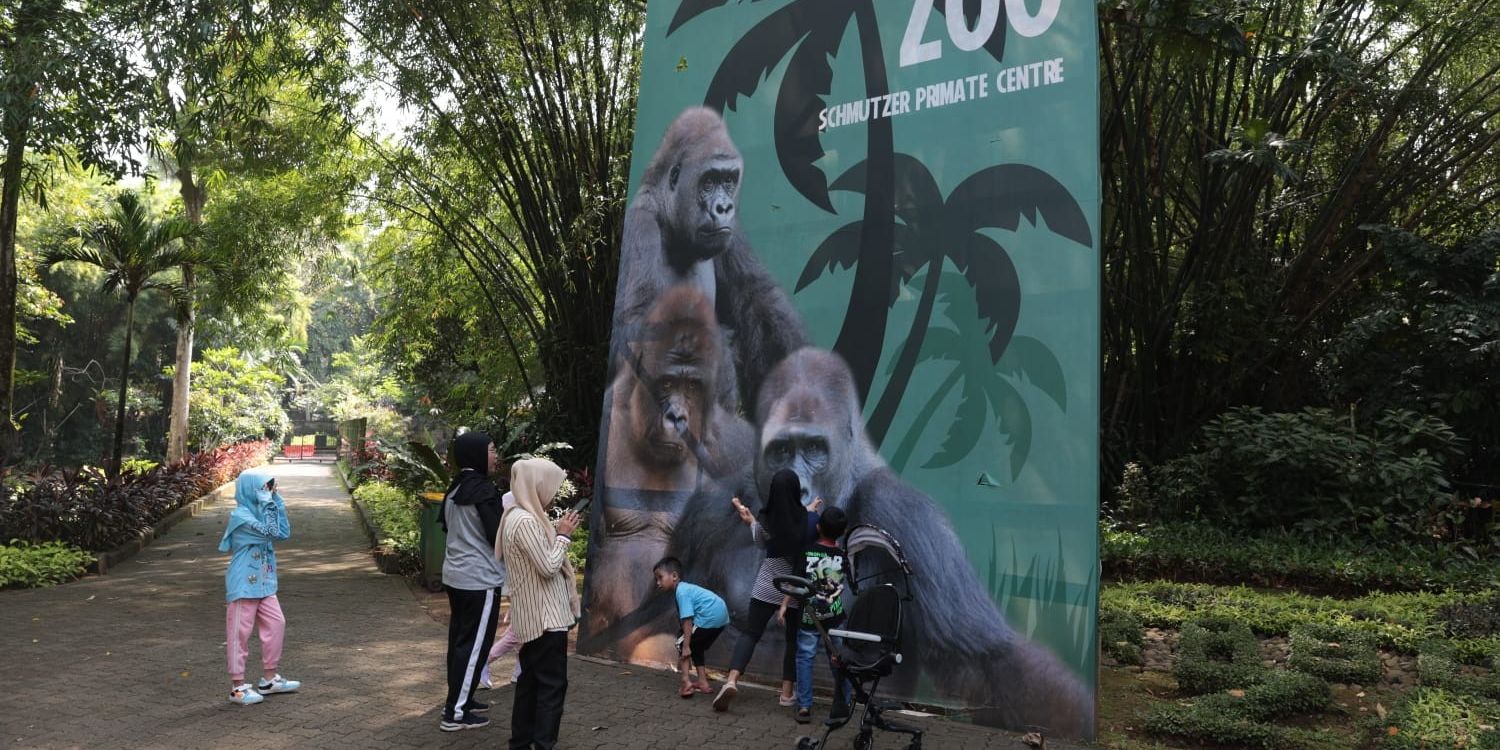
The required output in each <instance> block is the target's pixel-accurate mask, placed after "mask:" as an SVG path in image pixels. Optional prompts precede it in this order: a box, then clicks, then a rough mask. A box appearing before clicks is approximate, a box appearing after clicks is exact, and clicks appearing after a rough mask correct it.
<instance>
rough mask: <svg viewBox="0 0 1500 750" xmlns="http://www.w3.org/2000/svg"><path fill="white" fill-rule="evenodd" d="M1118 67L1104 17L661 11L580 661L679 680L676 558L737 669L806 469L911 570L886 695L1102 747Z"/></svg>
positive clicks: (620, 308) (951, 10) (913, 9)
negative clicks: (1099, 676)
mask: <svg viewBox="0 0 1500 750" xmlns="http://www.w3.org/2000/svg"><path fill="white" fill-rule="evenodd" d="M1096 60H1097V55H1096V36H1095V19H1094V4H1093V3H1087V2H1068V3H1063V2H1062V1H1061V0H880V1H879V2H876V1H875V0H652V2H651V4H650V9H649V11H648V15H647V23H646V29H645V55H644V58H643V64H642V73H641V75H642V81H641V94H640V101H639V106H638V116H637V122H636V140H635V151H634V157H633V161H632V164H631V181H630V184H631V200H630V206H629V211H628V214H627V217H626V228H625V232H624V236H623V237H622V240H621V241H622V245H621V268H620V284H619V288H618V297H617V302H616V309H615V328H614V337H613V341H612V343H611V352H610V373H611V385H610V387H609V389H608V392H607V393H606V394H605V404H604V415H605V416H604V423H603V424H602V425H601V427H600V437H601V440H600V445H601V453H600V460H599V471H598V476H597V480H596V487H597V488H598V492H597V495H596V497H597V498H598V500H597V502H596V504H595V508H594V510H593V514H594V515H593V518H592V530H593V534H592V540H593V542H592V546H591V549H590V553H589V567H588V578H587V590H586V591H585V616H584V622H583V625H582V631H581V633H580V649H581V650H583V651H584V652H591V653H596V654H601V655H607V656H611V657H613V658H617V659H621V660H627V661H632V662H637V663H655V664H668V663H671V662H673V661H674V655H673V654H674V652H673V646H672V642H673V638H674V636H675V634H676V632H677V623H676V618H675V615H674V614H673V610H672V608H671V607H670V606H666V605H667V604H668V603H667V602H665V601H664V599H666V597H664V596H661V595H659V594H657V593H656V592H655V591H654V590H653V586H652V576H651V567H652V565H653V564H654V563H655V562H656V561H657V560H658V559H660V558H662V557H663V556H665V555H668V554H671V555H675V556H677V557H679V558H681V559H682V560H683V562H684V564H685V566H686V573H685V576H684V577H685V579H686V580H689V581H693V582H696V583H699V584H702V585H705V586H707V587H709V588H710V589H713V590H714V591H717V592H718V593H719V594H720V595H722V596H723V597H724V599H725V600H726V602H727V603H728V604H729V607H730V610H731V614H732V626H731V628H730V630H729V632H728V633H726V635H725V637H723V638H721V639H720V643H719V644H718V646H717V647H716V650H715V651H714V652H711V653H710V665H711V666H715V665H717V666H722V665H723V664H725V663H727V661H728V658H727V654H728V653H729V651H730V650H731V649H732V648H733V645H734V642H735V639H736V637H737V634H738V631H739V630H743V629H744V628H745V626H746V624H747V620H746V618H747V617H748V606H749V603H750V600H751V598H752V584H753V582H754V578H755V574H756V571H757V569H758V567H759V564H760V561H761V559H763V557H764V554H765V553H764V550H763V549H761V548H758V547H756V546H755V544H754V542H753V541H752V539H751V535H750V533H749V531H748V530H747V529H746V527H745V526H744V525H743V523H742V522H741V520H740V518H739V516H738V515H737V514H736V512H735V511H734V509H733V507H732V505H731V498H733V497H740V498H741V499H742V500H744V502H745V504H746V505H748V506H750V507H751V508H752V510H755V509H758V508H760V507H761V505H762V503H763V501H764V497H765V493H766V491H767V487H768V486H769V481H770V476H771V475H772V474H774V473H775V472H776V471H778V470H781V469H791V470H793V471H795V472H796V473H797V475H798V477H799V478H800V479H801V485H802V488H803V490H804V493H805V495H806V496H805V498H804V501H805V502H808V503H811V502H813V501H814V500H815V499H819V498H821V499H822V501H823V502H824V503H825V504H829V505H836V506H839V507H842V508H844V509H845V511H846V513H847V514H848V516H849V518H850V522H851V523H873V524H876V525H879V526H881V527H882V528H884V529H886V530H887V531H889V532H890V533H891V534H893V535H894V536H895V537H896V539H897V540H898V541H899V542H900V543H901V545H902V548H903V549H904V550H905V552H906V555H907V557H908V558H909V561H910V563H911V566H912V569H913V571H912V572H913V578H912V584H911V590H912V594H913V599H914V600H913V601H911V602H909V603H908V605H907V613H906V617H907V621H906V640H907V642H906V643H905V644H904V650H905V657H906V661H905V662H904V663H903V665H902V667H901V668H900V669H898V671H897V674H896V676H895V678H894V681H893V682H890V683H886V684H889V685H890V688H889V689H890V690H891V691H893V692H894V693H895V694H897V695H898V696H901V697H906V698H909V699H912V700H916V701H920V702H926V703H935V704H943V705H950V706H957V707H962V708H963V709H965V710H967V711H968V712H969V713H970V714H971V715H972V716H974V718H975V719H976V720H977V721H981V722H985V723H989V724H995V725H1001V726H1007V727H1012V728H1021V727H1025V726H1040V727H1046V728H1048V729H1049V730H1050V731H1051V732H1052V733H1054V734H1060V735H1071V736H1091V735H1092V733H1093V714H1094V690H1095V681H1096V663H1095V660H1096V647H1095V639H1096V635H1095V622H1096V603H1097V597H1098V576H1097V571H1098V545H1097V528H1098V527H1097V514H1098V495H1097V492H1098V489H1097V488H1098V482H1097V470H1096V467H1097V465H1098V386H1099V375H1098V371H1099V368H1098V362H1099V321H1098V315H1099V254H1098V206H1099V187H1098V136H1097V131H1096V128H1097V122H1098V97H1097V70H1096ZM777 633H778V630H777V628H776V627H774V625H773V626H772V627H770V628H768V632H767V634H766V636H765V637H764V638H763V639H762V642H761V646H760V648H759V649H758V651H757V661H755V662H752V667H751V668H752V670H753V671H756V672H759V673H761V674H763V675H765V676H767V677H769V678H771V679H773V680H774V679H775V678H776V677H778V676H779V674H777V673H778V672H779V666H778V665H779V664H780V661H781V659H780V654H781V649H782V648H783V645H782V644H781V642H780V636H779V635H777ZM886 691H887V688H886V687H885V684H883V686H882V690H881V692H882V693H883V694H887V693H886Z"/></svg>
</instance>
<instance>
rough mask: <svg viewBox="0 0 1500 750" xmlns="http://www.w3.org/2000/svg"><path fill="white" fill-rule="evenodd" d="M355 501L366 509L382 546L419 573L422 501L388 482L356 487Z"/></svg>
mask: <svg viewBox="0 0 1500 750" xmlns="http://www.w3.org/2000/svg"><path fill="white" fill-rule="evenodd" d="M354 499H355V500H358V501H359V503H360V504H361V505H363V506H364V507H365V512H366V513H368V514H369V516H370V522H371V523H373V524H374V525H375V529H376V531H377V532H378V533H379V535H380V544H381V546H383V547H386V548H388V549H390V551H391V552H392V553H394V554H395V555H396V557H397V559H399V560H400V562H401V568H402V569H403V570H406V571H413V570H419V569H420V568H421V566H422V560H421V547H420V545H421V536H422V534H421V528H420V525H419V514H420V513H421V509H422V506H421V502H420V501H418V500H417V498H416V497H414V496H412V494H411V493H409V492H407V491H405V490H402V489H399V488H396V487H392V486H391V485H388V484H385V483H384V482H366V483H364V484H361V485H360V486H358V487H356V488H354Z"/></svg>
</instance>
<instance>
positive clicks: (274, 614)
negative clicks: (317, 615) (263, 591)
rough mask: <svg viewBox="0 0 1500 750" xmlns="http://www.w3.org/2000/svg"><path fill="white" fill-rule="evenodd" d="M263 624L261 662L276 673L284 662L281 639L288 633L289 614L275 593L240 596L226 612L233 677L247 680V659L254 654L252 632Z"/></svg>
mask: <svg viewBox="0 0 1500 750" xmlns="http://www.w3.org/2000/svg"><path fill="white" fill-rule="evenodd" d="M257 624H259V625H260V664H261V667H263V668H264V669H265V671H267V672H275V671H276V667H277V665H279V664H280V663H281V642H282V639H283V637H285V635H286V616H285V615H283V614H281V602H279V601H277V600H276V597H274V596H268V597H266V598H264V599H236V600H234V601H232V602H230V603H229V607H228V609H227V610H226V611H225V614H224V631H225V636H226V637H225V639H224V640H225V646H226V648H227V650H228V651H229V679H231V680H234V681H235V682H241V681H243V680H244V679H245V659H246V658H248V657H249V655H250V631H251V630H253V629H254V628H255V626H256V625H257Z"/></svg>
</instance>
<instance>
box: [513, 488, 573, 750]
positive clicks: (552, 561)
mask: <svg viewBox="0 0 1500 750" xmlns="http://www.w3.org/2000/svg"><path fill="white" fill-rule="evenodd" d="M562 483H563V470H562V469H560V468H558V466H557V464H554V463H552V462H551V461H548V460H546V459H544V458H531V459H526V460H524V461H518V462H516V463H515V464H513V465H512V466H511V467H510V491H511V493H512V494H514V495H515V498H516V504H515V506H514V507H512V508H511V509H509V510H507V511H505V516H504V517H503V518H502V519H501V520H500V537H499V541H498V543H497V544H496V546H495V554H496V556H498V557H500V558H501V559H502V560H504V561H505V565H506V570H507V572H508V573H509V583H510V590H511V599H510V605H511V617H510V623H511V624H510V626H511V628H512V629H513V630H514V631H515V634H516V637H517V638H519V639H520V640H521V644H522V645H521V659H520V661H521V679H520V681H519V682H517V683H516V695H515V703H514V704H513V705H512V708H511V717H510V726H511V730H510V731H511V734H510V747H512V748H527V749H528V750H531V749H532V748H541V750H552V748H553V746H555V745H556V744H557V734H558V730H559V729H560V728H561V727H562V712H563V699H564V697H565V696H566V695H567V692H568V630H569V629H570V628H572V627H573V624H574V623H575V622H577V621H578V612H579V608H578V605H579V602H578V589H577V586H575V585H574V583H573V581H574V578H573V566H572V565H571V564H569V563H568V545H569V544H570V543H571V542H572V534H573V530H574V529H576V528H578V514H577V513H575V512H571V511H570V512H568V513H566V514H564V515H563V517H562V519H561V520H559V521H558V522H557V525H556V526H555V527H554V526H553V524H552V521H551V520H550V519H549V518H548V517H547V506H549V505H551V504H552V500H553V498H554V497H556V495H557V490H558V488H559V487H561V486H562Z"/></svg>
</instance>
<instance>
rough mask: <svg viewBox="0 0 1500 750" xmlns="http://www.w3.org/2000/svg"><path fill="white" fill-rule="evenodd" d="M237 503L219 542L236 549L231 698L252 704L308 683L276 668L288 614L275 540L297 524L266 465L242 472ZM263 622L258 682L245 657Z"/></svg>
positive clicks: (228, 621)
mask: <svg viewBox="0 0 1500 750" xmlns="http://www.w3.org/2000/svg"><path fill="white" fill-rule="evenodd" d="M234 502H235V509H234V512H233V513H231V514H230V515H229V525H228V526H226V527H225V528H224V538H223V539H221V540H220V541H219V551H220V552H229V553H231V556H230V558H229V569H228V570H226V571H224V589H225V599H226V600H227V601H228V602H229V606H228V611H227V613H226V614H225V617H224V629H225V632H226V635H227V637H226V638H225V644H226V647H227V649H228V652H229V701H230V702H231V703H238V704H240V705H242V706H249V705H254V704H256V703H260V702H261V701H263V700H265V698H264V697H262V696H264V695H267V694H270V693H292V692H296V690H297V688H300V687H302V683H300V682H298V681H296V680H288V679H284V678H282V676H281V675H280V674H278V673H277V672H276V667H277V665H278V664H279V663H280V661H281V644H282V639H283V637H284V636H285V634H286V617H285V616H283V615H282V614H281V603H280V602H279V601H277V600H276V549H275V547H273V546H272V545H273V543H274V542H278V541H281V540H282V539H286V538H287V537H290V536H291V535H292V525H291V522H289V521H288V520H287V517H286V502H285V501H284V500H282V499H281V495H280V493H278V492H277V491H276V478H275V477H272V476H271V475H270V474H269V473H267V472H266V471H265V470H263V469H248V470H246V471H244V472H242V473H241V474H240V476H239V478H238V479H236V480H235V484H234ZM257 625H258V626H259V627H260V661H261V666H262V667H263V668H264V670H265V672H264V675H265V676H264V677H263V678H262V679H261V681H260V683H259V685H258V686H255V687H252V686H251V685H250V683H249V682H246V681H245V660H246V658H247V657H248V656H249V653H250V650H249V647H250V632H251V631H252V630H254V629H255V627H256V626H257Z"/></svg>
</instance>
